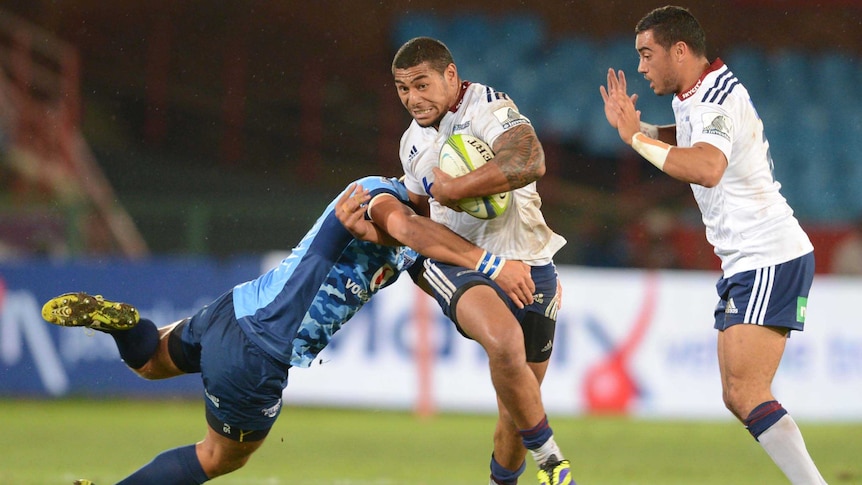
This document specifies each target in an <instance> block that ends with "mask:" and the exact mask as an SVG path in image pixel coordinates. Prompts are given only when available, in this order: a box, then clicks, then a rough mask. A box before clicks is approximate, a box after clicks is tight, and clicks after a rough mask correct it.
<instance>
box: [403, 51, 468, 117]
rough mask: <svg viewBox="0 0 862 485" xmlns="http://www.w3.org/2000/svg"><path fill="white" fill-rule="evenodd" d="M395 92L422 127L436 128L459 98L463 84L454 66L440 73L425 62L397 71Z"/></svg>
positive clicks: (451, 65)
mask: <svg viewBox="0 0 862 485" xmlns="http://www.w3.org/2000/svg"><path fill="white" fill-rule="evenodd" d="M395 89H397V90H398V97H399V98H401V104H403V105H404V107H405V108H407V111H408V112H409V113H410V116H412V117H413V119H414V120H416V123H418V124H419V126H422V127H427V126H435V127H436V126H439V124H440V120H442V119H443V116H445V115H446V113H447V112H448V111H449V108H450V107H451V106H452V104H454V103H455V101H456V100H457V99H458V94H459V92H460V83H459V82H458V72H457V70H456V69H455V65H454V64H449V66H448V67H447V68H446V70H445V71H444V72H443V73H439V72H437V71H435V70H434V69H433V68H432V67H431V65H430V64H428V63H427V62H423V63H422V64H419V65H418V66H413V67H409V68H407V69H396V70H395Z"/></svg>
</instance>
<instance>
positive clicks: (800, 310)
mask: <svg viewBox="0 0 862 485" xmlns="http://www.w3.org/2000/svg"><path fill="white" fill-rule="evenodd" d="M807 309H808V298H806V297H804V296H800V297H797V298H796V321H797V322H799V323H805V312H806V310H807Z"/></svg>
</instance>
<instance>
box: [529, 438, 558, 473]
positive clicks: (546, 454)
mask: <svg viewBox="0 0 862 485" xmlns="http://www.w3.org/2000/svg"><path fill="white" fill-rule="evenodd" d="M530 453H531V454H532V455H533V459H534V460H536V464H538V465H539V466H541V465H543V464H544V463H545V462H546V461H548V460H549V459H550V458H551V457H552V456H553V457H555V458H556V460H562V459H563V452H562V451H560V447H559V446H557V442H556V441H554V437H553V436H551V437H550V438H548V441H545V444H543V445H542V446H540V447H538V448H536V449H535V450H530Z"/></svg>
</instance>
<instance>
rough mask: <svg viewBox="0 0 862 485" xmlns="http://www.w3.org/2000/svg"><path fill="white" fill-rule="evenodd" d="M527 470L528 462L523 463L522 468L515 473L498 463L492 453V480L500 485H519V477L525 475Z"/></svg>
mask: <svg viewBox="0 0 862 485" xmlns="http://www.w3.org/2000/svg"><path fill="white" fill-rule="evenodd" d="M526 468H527V462H526V461H525V462H523V463H521V467H520V468H518V469H517V470H515V471H512V470H509V469H507V468H503V465H501V464H499V463H497V459H496V458H494V454H493V453H491V480H494V482H495V483H498V484H499V485H518V477H520V476H521V474H522V473H524V470H525V469H526Z"/></svg>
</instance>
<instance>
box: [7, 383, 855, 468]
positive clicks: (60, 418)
mask: <svg viewBox="0 0 862 485" xmlns="http://www.w3.org/2000/svg"><path fill="white" fill-rule="evenodd" d="M550 418H551V424H552V426H553V427H554V431H555V435H556V437H557V441H558V442H559V444H560V445H561V446H562V449H563V450H564V452H565V453H566V454H567V457H568V458H570V459H571V461H572V463H573V469H574V473H575V478H576V480H577V481H578V484H579V485H591V484H596V485H615V484H620V485H622V484H627V485H635V484H643V485H647V484H662V485H671V484H680V485H683V484H685V485H691V484H698V485H709V484H716V485H718V484H722V485H726V484H747V483H751V484H758V485H765V484H786V483H787V481H786V480H785V479H784V477H783V475H781V473H780V472H779V471H778V470H777V468H775V466H774V465H773V464H772V462H771V461H770V460H769V458H768V456H767V455H766V453H765V452H764V451H763V450H762V449H761V448H760V446H759V445H758V444H757V443H756V442H755V441H754V440H753V439H751V437H750V436H749V435H748V434H747V433H746V431H745V430H744V429H743V428H742V427H741V425H739V424H737V423H735V422H733V421H730V420H726V421H716V422H693V421H673V422H668V421H651V420H650V421H648V420H636V419H631V418H621V417H602V418H599V417H578V418H568V417H566V418H564V417H560V416H551V417H550ZM0 426H2V430H3V439H2V440H0V483H4V484H6V483H9V484H16V485H30V484H38V485H42V484H51V485H62V484H71V483H72V481H73V480H74V479H76V478H89V479H91V480H94V481H95V482H96V484H97V485H110V484H113V483H116V482H117V481H118V480H120V479H121V478H123V477H124V476H125V475H127V474H128V473H130V472H131V471H133V470H135V469H137V468H138V467H139V466H141V465H142V464H144V463H146V462H148V461H149V460H150V459H152V457H153V456H155V455H156V454H157V453H159V452H160V451H162V450H165V449H168V448H172V447H176V446H181V445H185V444H188V443H192V442H194V441H197V440H199V439H200V438H201V437H203V434H204V426H205V424H204V416H203V403H202V402H188V401H169V400H168V401H125V400H103V401H102V400H99V401H89V400H56V401H26V400H24V401H19V400H0ZM493 426H494V416H491V415H464V414H440V415H437V416H434V417H430V418H424V419H423V418H419V417H417V416H415V415H413V414H411V413H402V412H390V411H371V410H347V409H309V408H295V407H288V408H285V409H284V411H283V412H282V414H281V417H280V418H279V420H278V422H277V424H276V426H275V427H274V428H273V430H272V432H271V433H270V435H269V437H268V438H267V442H266V443H265V444H264V445H263V447H262V448H261V449H260V450H259V451H258V452H257V453H256V454H255V455H254V456H253V457H252V458H251V461H249V463H248V465H246V466H245V467H244V468H243V469H241V470H239V471H237V472H235V473H233V474H230V475H227V476H224V477H221V478H218V479H216V480H213V481H212V482H210V483H215V484H223V485H228V484H237V485H238V484H248V485H280V484H294V485H401V484H405V485H438V484H439V485H460V484H464V485H467V484H474V485H485V484H487V483H488V471H487V470H488V458H489V456H490V452H491V433H492V430H493ZM800 427H801V428H802V431H803V434H804V435H805V438H806V442H807V445H808V449H809V451H810V452H811V454H812V456H813V457H814V459H815V461H816V462H817V463H818V465H819V467H820V469H821V471H822V472H823V474H824V476H825V478H826V480H827V481H828V482H829V483H830V484H833V485H835V484H860V483H862V458H860V457H862V438H860V436H862V423H830V424H824V423H808V422H804V421H803V422H801V423H800ZM521 483H522V484H531V483H532V484H534V483H536V480H535V466H534V465H533V463H532V461H531V460H530V461H528V466H527V472H526V473H525V475H524V476H523V477H522V479H521Z"/></svg>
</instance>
